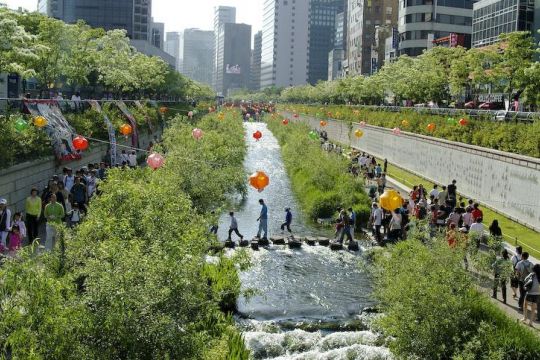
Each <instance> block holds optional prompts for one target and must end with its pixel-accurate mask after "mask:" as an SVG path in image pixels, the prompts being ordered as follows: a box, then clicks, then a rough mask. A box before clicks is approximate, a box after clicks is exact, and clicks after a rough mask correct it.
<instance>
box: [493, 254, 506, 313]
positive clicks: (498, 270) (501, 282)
mask: <svg viewBox="0 0 540 360" xmlns="http://www.w3.org/2000/svg"><path fill="white" fill-rule="evenodd" d="M508 264H510V256H509V255H508V250H506V249H503V251H502V252H501V256H500V257H499V258H497V260H495V262H494V263H493V265H492V268H493V273H494V279H493V295H492V296H491V297H492V298H494V299H496V298H497V288H498V287H500V288H501V295H502V299H503V304H506V279H504V278H502V277H501V276H502V273H503V271H504V268H505V267H506V266H507V265H508Z"/></svg>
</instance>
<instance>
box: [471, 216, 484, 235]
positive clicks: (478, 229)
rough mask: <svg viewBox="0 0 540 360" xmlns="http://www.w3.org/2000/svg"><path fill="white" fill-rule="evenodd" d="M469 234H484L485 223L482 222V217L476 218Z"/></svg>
mask: <svg viewBox="0 0 540 360" xmlns="http://www.w3.org/2000/svg"><path fill="white" fill-rule="evenodd" d="M469 234H478V235H479V236H483V235H484V224H482V218H478V219H476V222H475V223H473V224H472V225H471V228H470V229H469Z"/></svg>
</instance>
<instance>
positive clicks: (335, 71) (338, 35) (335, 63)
mask: <svg viewBox="0 0 540 360" xmlns="http://www.w3.org/2000/svg"><path fill="white" fill-rule="evenodd" d="M347 7H348V3H347V1H345V2H344V8H343V12H340V13H338V14H336V19H335V25H334V44H333V45H334V46H333V48H332V50H331V51H330V52H329V53H328V80H336V79H340V78H342V77H343V76H344V72H343V67H344V62H345V55H346V51H345V49H346V48H347Z"/></svg>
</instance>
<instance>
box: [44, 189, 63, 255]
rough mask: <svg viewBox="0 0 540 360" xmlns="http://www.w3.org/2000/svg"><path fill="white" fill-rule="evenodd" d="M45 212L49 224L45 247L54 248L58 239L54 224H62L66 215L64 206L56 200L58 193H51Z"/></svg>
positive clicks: (46, 227)
mask: <svg viewBox="0 0 540 360" xmlns="http://www.w3.org/2000/svg"><path fill="white" fill-rule="evenodd" d="M43 214H44V216H45V219H47V225H46V226H45V229H46V234H47V236H46V238H45V248H46V249H52V248H53V246H54V241H55V240H56V228H55V227H54V226H55V225H60V224H61V223H62V219H63V218H64V216H65V212H64V207H63V206H62V205H60V203H58V202H56V194H52V195H51V199H50V202H49V203H48V204H47V205H45V211H44V212H43ZM53 224H54V225H53Z"/></svg>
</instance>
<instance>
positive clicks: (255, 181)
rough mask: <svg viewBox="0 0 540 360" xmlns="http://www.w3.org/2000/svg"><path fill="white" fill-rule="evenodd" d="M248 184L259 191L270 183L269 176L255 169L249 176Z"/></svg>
mask: <svg viewBox="0 0 540 360" xmlns="http://www.w3.org/2000/svg"><path fill="white" fill-rule="evenodd" d="M249 184H250V185H251V186H253V187H254V188H255V189H257V191H259V192H261V191H263V190H264V188H265V187H267V186H268V185H269V184H270V178H269V177H268V175H266V174H265V172H264V171H260V170H259V171H257V172H255V173H253V174H252V175H251V176H250V177H249Z"/></svg>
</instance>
